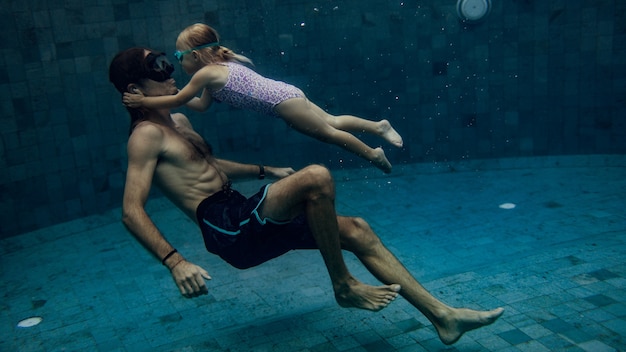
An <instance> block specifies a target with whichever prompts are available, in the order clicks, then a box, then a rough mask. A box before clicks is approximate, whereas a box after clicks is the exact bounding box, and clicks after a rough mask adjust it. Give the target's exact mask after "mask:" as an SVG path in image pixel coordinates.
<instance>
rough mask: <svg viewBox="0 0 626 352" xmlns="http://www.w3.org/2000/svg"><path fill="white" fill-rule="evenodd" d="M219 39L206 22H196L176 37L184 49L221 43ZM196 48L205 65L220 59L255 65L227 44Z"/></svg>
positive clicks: (178, 43)
mask: <svg viewBox="0 0 626 352" xmlns="http://www.w3.org/2000/svg"><path fill="white" fill-rule="evenodd" d="M219 41H220V36H219V34H218V33H217V31H216V30H215V29H213V28H212V27H210V26H208V25H206V24H204V23H196V24H192V25H191V26H189V27H187V28H185V29H184V30H183V31H182V32H180V34H179V35H178V39H176V46H177V47H178V48H179V49H182V50H189V49H192V48H196V47H199V46H201V45H205V44H210V43H219ZM196 50H197V52H198V57H199V58H200V61H201V62H202V63H203V64H205V65H208V64H214V63H216V62H220V61H239V62H241V63H245V64H250V65H252V66H254V64H253V63H252V60H250V59H248V58H247V57H245V56H243V55H239V54H236V53H235V52H234V51H232V50H230V49H228V48H227V47H225V46H221V45H216V46H211V47H207V48H202V49H196Z"/></svg>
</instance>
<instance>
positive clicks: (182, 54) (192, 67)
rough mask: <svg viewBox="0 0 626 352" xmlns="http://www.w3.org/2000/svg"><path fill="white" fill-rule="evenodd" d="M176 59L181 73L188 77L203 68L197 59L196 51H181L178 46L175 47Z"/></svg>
mask: <svg viewBox="0 0 626 352" xmlns="http://www.w3.org/2000/svg"><path fill="white" fill-rule="evenodd" d="M176 50H177V52H176V54H175V55H176V58H177V59H178V61H179V62H180V65H181V67H182V68H183V71H185V73H187V74H188V75H193V74H194V73H196V71H198V70H199V69H201V68H202V66H204V65H203V64H202V62H201V61H200V58H199V57H198V52H197V51H196V50H181V49H180V48H179V47H178V46H177V47H176Z"/></svg>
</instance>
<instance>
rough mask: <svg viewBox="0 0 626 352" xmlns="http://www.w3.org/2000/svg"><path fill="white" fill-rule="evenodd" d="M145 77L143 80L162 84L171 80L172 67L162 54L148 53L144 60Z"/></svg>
mask: <svg viewBox="0 0 626 352" xmlns="http://www.w3.org/2000/svg"><path fill="white" fill-rule="evenodd" d="M144 62H145V64H146V75H145V78H148V79H151V80H153V81H157V82H164V81H167V80H168V79H170V78H172V76H171V75H172V72H174V65H172V64H171V63H170V62H169V60H168V59H167V57H166V56H165V54H164V53H159V52H156V53H152V52H151V53H149V54H148V55H147V56H146V58H145V60H144Z"/></svg>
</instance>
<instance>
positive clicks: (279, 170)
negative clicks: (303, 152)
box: [265, 166, 296, 178]
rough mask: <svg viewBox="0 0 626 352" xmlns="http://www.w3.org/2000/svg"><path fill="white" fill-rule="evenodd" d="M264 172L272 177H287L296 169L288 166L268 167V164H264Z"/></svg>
mask: <svg viewBox="0 0 626 352" xmlns="http://www.w3.org/2000/svg"><path fill="white" fill-rule="evenodd" d="M265 172H266V173H267V174H268V176H270V177H273V178H283V177H287V176H289V175H291V174H293V173H295V172H296V171H295V170H294V169H292V168H290V167H270V166H266V167H265Z"/></svg>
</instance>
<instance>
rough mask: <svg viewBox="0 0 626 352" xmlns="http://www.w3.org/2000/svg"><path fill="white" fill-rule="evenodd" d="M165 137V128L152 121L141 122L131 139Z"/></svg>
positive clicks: (132, 133) (134, 129)
mask: <svg viewBox="0 0 626 352" xmlns="http://www.w3.org/2000/svg"><path fill="white" fill-rule="evenodd" d="M162 135H163V126H161V125H159V124H157V123H154V122H151V121H141V122H139V123H138V124H137V125H136V126H135V128H133V131H132V132H131V134H130V137H129V139H133V138H137V137H142V138H146V137H159V136H162Z"/></svg>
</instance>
